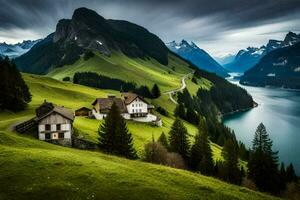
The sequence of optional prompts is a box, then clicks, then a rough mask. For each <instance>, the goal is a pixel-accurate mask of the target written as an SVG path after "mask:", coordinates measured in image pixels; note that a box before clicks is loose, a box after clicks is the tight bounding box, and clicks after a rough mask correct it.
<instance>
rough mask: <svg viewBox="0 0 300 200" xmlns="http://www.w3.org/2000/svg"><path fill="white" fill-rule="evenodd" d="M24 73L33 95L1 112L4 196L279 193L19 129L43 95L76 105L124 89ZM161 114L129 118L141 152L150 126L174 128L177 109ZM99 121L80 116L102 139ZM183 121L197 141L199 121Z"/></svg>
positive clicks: (153, 130) (91, 134)
mask: <svg viewBox="0 0 300 200" xmlns="http://www.w3.org/2000/svg"><path fill="white" fill-rule="evenodd" d="M23 77H24V80H25V81H26V83H27V84H28V86H29V88H30V91H31V93H32V95H33V96H32V102H31V103H30V104H29V106H28V108H27V109H26V110H25V111H22V112H18V113H13V112H9V111H2V112H0V199H225V200H226V199H228V200H229V199H230V200H231V199H245V200H252V199H253V200H254V199H276V198H274V197H271V196H268V195H266V194H262V193H258V192H254V191H251V190H248V189H246V188H242V187H238V186H234V185H230V184H227V183H224V182H222V181H219V180H217V179H214V178H211V177H206V176H202V175H200V174H196V173H191V172H188V171H185V170H178V169H173V168H169V167H165V166H160V165H154V164H149V163H144V162H141V161H139V160H137V161H131V160H127V159H123V158H119V157H115V156H111V155H105V154H103V153H101V152H97V151H95V152H93V151H85V150H76V149H72V148H66V147H61V146H58V145H53V144H49V143H46V142H43V141H39V140H37V139H35V138H33V137H32V136H30V135H25V134H17V133H15V132H13V131H11V128H12V125H14V124H16V123H18V122H20V121H24V120H26V119H29V118H31V117H32V116H34V112H35V108H36V107H37V106H38V105H39V104H41V103H42V102H43V101H44V99H47V100H48V101H51V102H53V103H56V104H59V105H64V106H66V107H68V108H71V109H73V110H75V109H77V108H79V107H81V106H87V107H90V103H91V102H92V101H93V100H94V99H95V98H96V97H105V96H106V95H107V94H111V93H114V94H117V95H118V92H116V91H110V90H98V89H94V88H89V87H85V86H80V85H74V84H72V83H67V82H61V81H58V80H54V79H51V78H49V77H40V76H35V75H29V74H23ZM163 98H164V97H163ZM162 102H165V99H163V100H156V103H157V104H160V103H162ZM162 106H164V105H163V104H162ZM162 120H163V126H162V127H154V126H152V125H149V124H141V123H135V122H128V128H129V130H130V131H131V132H132V134H133V137H134V145H135V147H136V148H137V149H138V151H139V154H140V155H141V154H142V149H143V145H144V144H145V143H146V142H147V141H149V140H150V139H151V138H152V134H153V135H154V137H155V138H157V137H158V136H159V135H160V133H161V132H162V131H164V132H165V133H168V131H169V129H170V126H171V124H172V122H173V120H174V117H173V116H170V117H163V116H162ZM100 123H101V121H97V120H92V119H87V118H83V117H78V118H76V120H75V122H74V127H76V128H77V129H79V130H80V132H82V133H83V134H84V135H83V136H84V137H86V139H89V140H91V141H94V142H96V140H97V133H96V131H97V129H98V127H99V124H100ZM184 123H185V125H186V127H187V129H188V131H189V133H190V134H191V138H190V139H191V141H192V140H193V137H192V136H193V135H194V134H195V133H196V132H197V129H196V127H194V126H193V125H191V124H189V123H187V122H184ZM212 149H213V152H214V158H215V159H222V158H221V148H220V147H219V146H218V145H216V144H212Z"/></svg>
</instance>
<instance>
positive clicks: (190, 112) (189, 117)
mask: <svg viewBox="0 0 300 200" xmlns="http://www.w3.org/2000/svg"><path fill="white" fill-rule="evenodd" d="M185 119H186V121H188V122H190V123H192V124H196V125H197V124H198V123H199V117H198V115H197V113H196V112H195V110H194V109H193V108H188V109H187V110H186V117H185Z"/></svg>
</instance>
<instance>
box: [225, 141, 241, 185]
mask: <svg viewBox="0 0 300 200" xmlns="http://www.w3.org/2000/svg"><path fill="white" fill-rule="evenodd" d="M237 148H238V147H237V143H236V141H234V138H228V139H227V140H226V142H225V144H224V146H223V150H222V156H223V157H224V160H225V161H224V174H223V175H224V177H223V178H224V180H226V181H228V182H230V183H234V184H240V183H241V180H242V177H241V171H240V170H239V168H238V149H237Z"/></svg>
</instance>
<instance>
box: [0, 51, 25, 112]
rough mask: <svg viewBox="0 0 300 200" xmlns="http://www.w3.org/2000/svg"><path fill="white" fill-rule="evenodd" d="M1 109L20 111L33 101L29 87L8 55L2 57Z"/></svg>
mask: <svg viewBox="0 0 300 200" xmlns="http://www.w3.org/2000/svg"><path fill="white" fill-rule="evenodd" d="M0 71H1V73H0V88H1V89H0V110H4V109H7V110H11V111H14V112H16V111H20V110H23V109H25V107H26V105H27V104H28V103H29V102H30V101H31V94H30V92H29V88H28V86H27V85H26V83H25V81H24V80H23V78H22V75H21V73H20V72H19V71H18V70H17V68H16V65H15V63H14V62H13V61H12V60H9V58H8V57H5V58H4V59H2V57H0Z"/></svg>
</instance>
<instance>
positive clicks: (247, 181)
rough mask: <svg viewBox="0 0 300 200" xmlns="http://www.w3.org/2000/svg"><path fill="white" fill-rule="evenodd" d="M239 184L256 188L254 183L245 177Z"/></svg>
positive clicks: (252, 188) (251, 188)
mask: <svg viewBox="0 0 300 200" xmlns="http://www.w3.org/2000/svg"><path fill="white" fill-rule="evenodd" d="M241 186H243V187H246V188H248V189H250V190H257V187H256V185H255V183H254V182H253V181H252V180H250V179H247V178H244V179H243V180H242V184H241Z"/></svg>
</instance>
